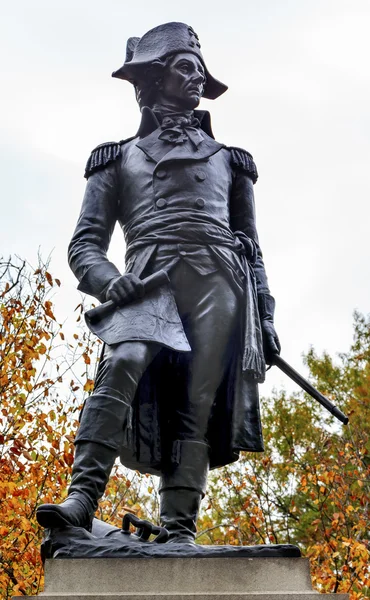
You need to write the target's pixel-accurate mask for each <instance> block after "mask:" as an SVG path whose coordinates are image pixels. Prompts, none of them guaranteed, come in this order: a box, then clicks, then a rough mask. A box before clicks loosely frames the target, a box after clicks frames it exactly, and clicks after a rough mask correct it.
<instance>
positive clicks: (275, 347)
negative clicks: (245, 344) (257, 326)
mask: <svg viewBox="0 0 370 600" xmlns="http://www.w3.org/2000/svg"><path fill="white" fill-rule="evenodd" d="M261 326H262V336H263V351H264V354H265V360H266V363H267V364H268V365H270V364H271V363H272V357H273V355H274V354H280V351H281V346H280V341H279V337H278V334H277V333H276V331H275V327H274V324H273V322H272V321H270V320H269V319H263V320H262V321H261Z"/></svg>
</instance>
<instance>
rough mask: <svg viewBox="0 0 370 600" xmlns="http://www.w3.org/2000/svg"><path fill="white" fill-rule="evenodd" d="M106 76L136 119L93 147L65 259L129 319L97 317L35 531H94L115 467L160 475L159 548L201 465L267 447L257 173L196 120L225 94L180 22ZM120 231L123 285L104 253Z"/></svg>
mask: <svg viewBox="0 0 370 600" xmlns="http://www.w3.org/2000/svg"><path fill="white" fill-rule="evenodd" d="M113 77H118V78H121V79H124V80H127V81H129V82H131V83H132V84H133V85H134V88H135V93H136V98H137V101H138V104H139V106H140V109H141V114H142V118H141V123H140V127H139V130H138V132H137V134H136V135H135V136H134V137H131V138H129V139H126V140H123V141H121V142H119V143H106V144H102V145H101V146H98V147H97V148H96V149H95V150H93V152H92V154H91V156H90V158H89V160H88V163H87V167H86V174H85V175H86V178H87V179H88V182H87V187H86V194H85V198H84V201H83V205H82V210H81V214H80V217H79V220H78V223H77V227H76V230H75V233H74V235H73V238H72V241H71V243H70V246H69V262H70V266H71V268H72V270H73V272H74V273H75V275H76V277H77V278H78V280H79V282H80V283H79V286H78V287H79V290H81V291H82V292H85V293H87V294H90V295H93V296H95V297H96V298H98V299H99V300H100V301H101V302H105V301H106V300H112V301H113V303H114V304H115V305H116V306H117V307H120V306H122V305H124V304H126V303H127V302H128V301H130V308H127V310H132V312H131V313H130V317H129V318H128V319H126V326H127V327H128V328H127V327H126V326H125V327H123V326H121V324H122V323H123V318H122V320H120V314H123V311H124V310H125V308H118V309H117V311H116V313H115V314H114V315H113V316H112V317H107V320H104V319H103V320H102V322H101V330H102V334H101V337H102V339H105V338H104V331H105V333H107V332H108V333H109V335H112V333H113V334H114V335H113V337H110V338H109V339H110V340H111V341H110V343H106V344H105V346H104V349H103V353H102V358H101V362H100V364H99V369H98V374H97V378H96V382H95V389H94V392H93V394H92V395H91V396H90V397H89V398H88V399H87V401H86V403H85V406H84V409H83V413H82V417H81V423H80V428H79V431H78V434H77V437H76V441H75V444H76V454H75V460H74V466H73V472H72V481H71V485H70V488H69V495H68V498H67V499H66V500H65V502H63V503H62V504H60V505H51V504H44V505H42V506H40V507H39V509H38V513H37V514H38V520H39V523H40V524H41V525H43V526H44V527H47V528H51V529H53V528H64V527H69V526H75V527H82V528H85V529H87V530H90V528H91V524H92V520H93V516H94V513H95V511H96V508H97V503H98V500H99V498H100V497H101V496H102V495H103V493H104V490H105V486H106V483H107V481H108V478H109V475H110V472H111V469H112V466H113V463H114V461H115V459H116V458H117V456H120V457H121V462H122V463H123V464H124V465H125V466H127V467H130V468H133V469H138V470H139V471H141V472H143V473H153V474H156V475H159V476H160V514H161V524H162V525H163V526H165V527H166V529H167V530H168V532H169V534H170V537H169V542H179V543H180V542H181V543H183V542H193V541H194V538H195V532H196V520H197V515H198V512H199V506H200V502H201V499H202V497H203V496H204V494H205V491H206V481H207V473H208V469H209V468H215V467H220V466H222V465H225V464H227V463H230V462H233V461H235V460H237V459H238V455H239V451H241V450H247V451H251V452H261V451H263V440H262V434H261V423H260V413H259V400H258V383H259V382H262V381H263V380H264V374H265V361H267V362H271V357H272V355H274V354H278V353H279V351H280V345H279V341H278V337H277V335H276V333H275V329H274V323H273V315H274V304H275V303H274V299H273V298H272V296H271V295H270V291H269V287H268V283H267V278H266V273H265V267H264V263H263V259H262V253H261V249H260V246H259V242H258V236H257V231H256V221H255V208H254V196H253V184H254V183H255V182H256V180H257V170H256V166H255V164H254V162H253V158H252V156H251V155H250V154H249V153H248V152H246V151H245V150H242V149H240V148H234V147H227V146H225V145H224V144H222V143H219V142H216V141H215V139H214V136H213V133H212V129H211V121H210V115H209V113H208V112H206V111H200V110H196V108H197V106H198V104H199V101H200V99H201V97H202V96H204V97H205V98H210V99H216V98H217V97H218V96H220V95H221V94H223V93H224V92H225V91H226V89H227V87H226V86H225V85H224V84H223V83H221V82H219V81H217V80H216V79H215V78H214V77H213V76H212V75H211V74H210V73H209V71H208V69H207V67H206V64H205V61H204V59H203V56H202V54H201V50H200V43H199V39H198V36H197V35H196V33H195V32H194V30H193V29H192V28H191V27H189V26H188V25H185V24H184V23H166V24H164V25H160V26H159V27H155V28H154V29H152V30H150V31H148V32H147V33H146V34H145V35H144V36H143V37H142V38H130V39H129V40H128V43H127V54H126V61H125V63H124V65H123V66H122V67H121V68H120V69H119V70H118V71H115V72H114V73H113ZM116 222H118V223H119V224H120V226H121V227H122V229H123V233H124V236H125V241H126V244H127V251H126V274H124V275H121V272H120V271H119V269H118V268H117V266H115V265H114V264H112V263H111V262H109V260H108V259H107V254H106V253H107V250H108V247H109V242H110V238H111V235H112V232H113V229H114V226H115V224H116ZM160 270H165V271H166V272H167V273H168V275H169V279H170V284H168V285H167V286H166V285H164V286H162V287H158V288H156V289H154V290H151V291H150V292H148V293H147V294H145V295H144V292H145V290H144V284H143V282H142V279H143V278H146V277H148V276H150V275H152V274H155V273H157V272H158V271H160ZM173 298H174V299H175V302H173ZM109 319H111V320H109ZM127 324H128V325H127ZM112 340H113V341H112Z"/></svg>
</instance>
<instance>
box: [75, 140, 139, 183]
mask: <svg viewBox="0 0 370 600" xmlns="http://www.w3.org/2000/svg"><path fill="white" fill-rule="evenodd" d="M132 139H133V138H132V137H131V138H127V139H126V140H121V141H120V142H118V143H117V142H105V144H100V145H99V146H96V148H94V150H93V151H92V152H91V154H90V156H89V160H88V161H87V163H86V168H85V175H84V177H86V179H88V178H89V177H90V175H92V173H95V171H99V169H104V168H105V167H106V166H107V165H109V163H111V162H113V161H115V160H117V158H118V157H119V156H121V145H122V144H125V143H126V142H129V141H130V140H132Z"/></svg>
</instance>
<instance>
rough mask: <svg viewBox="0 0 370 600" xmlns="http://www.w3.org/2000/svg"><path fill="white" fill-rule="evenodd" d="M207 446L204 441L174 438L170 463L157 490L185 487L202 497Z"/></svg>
mask: <svg viewBox="0 0 370 600" xmlns="http://www.w3.org/2000/svg"><path fill="white" fill-rule="evenodd" d="M208 468H209V447H208V445H207V444H205V443H204V442H196V441H187V440H176V441H175V442H174V444H173V447H172V456H171V464H170V465H168V468H167V469H166V470H165V472H164V473H163V475H162V477H161V481H160V489H159V492H162V491H163V490H167V489H175V488H187V489H193V490H196V491H198V492H199V493H200V494H201V495H202V497H204V495H205V493H206V489H207V475H208Z"/></svg>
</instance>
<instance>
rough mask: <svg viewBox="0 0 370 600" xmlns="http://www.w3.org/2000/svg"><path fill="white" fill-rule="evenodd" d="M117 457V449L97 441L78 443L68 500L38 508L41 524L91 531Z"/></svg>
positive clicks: (49, 526)
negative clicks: (99, 502) (81, 528)
mask: <svg viewBox="0 0 370 600" xmlns="http://www.w3.org/2000/svg"><path fill="white" fill-rule="evenodd" d="M116 456H117V451H116V450H113V449H112V448H108V447H106V446H102V445H101V444H98V443H96V442H80V443H79V444H77V445H76V453H75V459H74V463H73V469H72V480H71V485H70V487H69V490H68V497H67V499H66V500H65V501H64V502H62V503H61V504H42V505H41V506H39V507H38V509H37V513H36V514H37V520H38V522H39V523H40V525H42V526H43V527H47V528H51V529H52V528H62V529H63V528H65V527H71V526H73V527H83V528H85V529H87V530H88V531H91V526H92V520H93V518H94V513H95V511H96V509H97V507H98V501H99V499H100V498H101V497H102V495H103V494H104V491H105V487H106V485H107V482H108V479H109V476H110V473H111V470H112V467H113V464H114V461H115V459H116Z"/></svg>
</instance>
